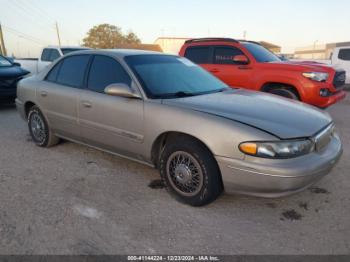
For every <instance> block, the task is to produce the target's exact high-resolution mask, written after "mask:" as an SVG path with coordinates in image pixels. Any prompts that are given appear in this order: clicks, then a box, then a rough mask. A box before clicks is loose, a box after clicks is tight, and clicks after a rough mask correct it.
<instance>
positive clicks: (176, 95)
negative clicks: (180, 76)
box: [171, 91, 196, 97]
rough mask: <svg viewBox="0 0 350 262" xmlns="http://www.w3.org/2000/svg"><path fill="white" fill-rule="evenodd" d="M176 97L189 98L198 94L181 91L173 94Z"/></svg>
mask: <svg viewBox="0 0 350 262" xmlns="http://www.w3.org/2000/svg"><path fill="white" fill-rule="evenodd" d="M171 95H172V96H174V97H189V96H195V95H196V94H194V93H189V92H184V91H179V92H176V93H174V94H171Z"/></svg>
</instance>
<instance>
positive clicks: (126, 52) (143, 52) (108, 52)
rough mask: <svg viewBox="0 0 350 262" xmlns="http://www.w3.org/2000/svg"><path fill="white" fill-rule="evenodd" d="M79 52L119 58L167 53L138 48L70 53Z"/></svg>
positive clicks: (79, 52)
mask: <svg viewBox="0 0 350 262" xmlns="http://www.w3.org/2000/svg"><path fill="white" fill-rule="evenodd" d="M78 54H90V55H91V54H95V55H109V56H114V57H118V58H124V57H126V56H132V55H167V54H164V53H161V52H155V51H146V50H138V49H91V50H84V51H76V52H73V53H70V54H68V55H69V56H70V55H78Z"/></svg>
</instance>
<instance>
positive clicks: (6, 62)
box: [0, 56, 12, 67]
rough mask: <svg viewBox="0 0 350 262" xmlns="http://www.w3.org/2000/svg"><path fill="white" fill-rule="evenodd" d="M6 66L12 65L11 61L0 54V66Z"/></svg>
mask: <svg viewBox="0 0 350 262" xmlns="http://www.w3.org/2000/svg"><path fill="white" fill-rule="evenodd" d="M5 66H6V67H8V66H12V63H11V62H10V61H9V60H7V59H6V58H5V57H2V56H0V67H5Z"/></svg>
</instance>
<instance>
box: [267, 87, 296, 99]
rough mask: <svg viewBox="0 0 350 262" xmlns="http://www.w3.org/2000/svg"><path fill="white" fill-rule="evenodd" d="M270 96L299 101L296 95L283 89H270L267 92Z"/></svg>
mask: <svg viewBox="0 0 350 262" xmlns="http://www.w3.org/2000/svg"><path fill="white" fill-rule="evenodd" d="M269 93H270V94H274V95H278V96H282V97H285V98H289V99H292V100H299V97H298V96H297V94H295V93H294V92H293V91H292V90H288V89H284V88H277V89H271V90H270V91H269Z"/></svg>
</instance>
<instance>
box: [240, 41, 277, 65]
mask: <svg viewBox="0 0 350 262" xmlns="http://www.w3.org/2000/svg"><path fill="white" fill-rule="evenodd" d="M243 46H244V47H245V48H247V49H248V51H249V52H250V53H251V54H252V55H253V56H254V58H255V60H256V61H257V62H261V63H265V62H277V61H281V59H279V58H278V56H276V55H275V54H274V53H272V52H271V51H269V50H267V49H266V48H265V47H263V46H261V45H258V44H255V43H249V42H247V43H243Z"/></svg>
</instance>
